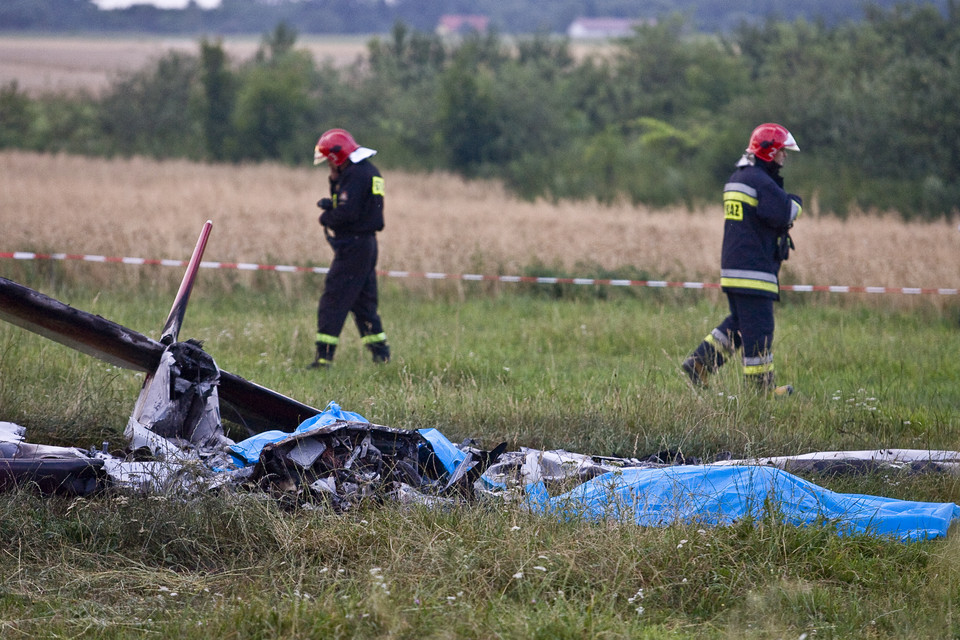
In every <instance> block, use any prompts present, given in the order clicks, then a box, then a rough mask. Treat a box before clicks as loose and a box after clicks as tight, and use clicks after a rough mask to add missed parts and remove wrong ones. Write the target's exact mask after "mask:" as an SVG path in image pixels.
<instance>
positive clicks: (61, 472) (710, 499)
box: [0, 221, 960, 541]
mask: <svg viewBox="0 0 960 640" xmlns="http://www.w3.org/2000/svg"><path fill="white" fill-rule="evenodd" d="M211 225H212V223H211V222H209V221H208V222H207V223H206V224H205V225H204V227H203V230H202V231H201V234H200V237H199V239H198V241H197V245H196V247H195V249H194V252H193V255H192V256H191V259H190V261H189V263H188V265H187V270H186V273H185V274H184V277H183V280H182V282H181V285H180V289H179V290H178V292H177V296H176V298H175V299H174V303H173V306H172V308H171V310H170V313H169V315H168V317H167V321H166V323H165V325H164V328H163V330H162V333H161V337H160V340H159V341H156V340H153V339H151V338H148V337H147V336H144V335H142V334H140V333H137V332H135V331H132V330H130V329H128V328H126V327H123V326H121V325H119V324H116V323H114V322H111V321H110V320H107V319H105V318H102V317H100V316H96V315H92V314H89V313H86V312H84V311H80V310H78V309H74V308H72V307H70V306H68V305H66V304H63V303H62V302H59V301H57V300H55V299H53V298H50V297H48V296H46V295H44V294H42V293H39V292H37V291H34V290H33V289H30V288H28V287H25V286H23V285H20V284H17V283H15V282H12V281H10V280H7V279H5V278H0V319H3V320H6V321H8V322H10V323H12V324H15V325H18V326H20V327H23V328H25V329H28V330H30V331H33V332H35V333H38V334H40V335H43V336H45V337H47V338H50V339H52V340H54V341H56V342H59V343H61V344H64V345H66V346H69V347H71V348H74V349H77V350H79V351H81V352H83V353H87V354H89V355H92V356H94V357H97V358H100V359H102V360H104V361H106V362H109V363H111V364H114V365H116V366H119V367H123V368H127V369H132V370H136V371H141V372H143V373H145V374H146V375H145V379H144V383H143V387H142V388H141V391H140V394H139V396H138V398H137V400H136V403H135V405H134V408H133V411H132V413H131V416H130V418H129V419H128V421H127V425H126V429H125V431H124V436H125V438H126V439H127V447H126V449H125V450H124V455H123V456H116V455H112V454H111V453H109V452H108V451H107V447H106V443H105V445H104V447H103V448H101V449H90V450H86V449H82V448H74V447H55V446H48V445H41V444H31V443H28V442H26V441H25V435H26V434H25V429H24V428H23V427H20V426H19V425H16V424H13V423H9V422H0V490H9V489H11V488H14V487H20V486H32V487H35V488H36V489H38V490H39V491H40V492H42V493H44V494H59V495H67V496H82V495H90V494H94V493H98V492H101V491H104V490H108V489H113V490H131V491H141V492H164V493H170V492H185V493H190V492H197V491H207V490H212V489H216V488H240V487H245V488H248V489H252V490H260V491H264V492H266V493H268V494H270V495H273V496H275V497H276V498H277V499H278V500H280V501H282V502H284V503H286V504H296V505H304V506H305V505H325V506H328V507H330V508H333V509H336V510H346V509H350V508H352V507H353V506H355V505H357V504H359V503H360V502H361V501H363V500H367V499H378V500H385V499H393V500H398V501H401V502H409V503H418V504H425V505H445V504H455V503H460V502H465V501H467V502H469V501H473V500H480V499H485V498H498V499H507V500H512V501H519V502H520V503H522V504H525V505H526V506H527V507H529V508H530V509H532V510H535V511H537V512H541V513H544V514H548V515H553V516H554V517H561V518H571V517H578V518H589V519H596V520H617V521H628V522H634V523H636V524H638V525H642V526H664V525H669V524H672V523H677V522H686V523H690V522H696V523H698V524H700V525H703V526H711V525H713V526H722V525H726V524H730V523H732V522H734V521H736V520H738V519H741V518H745V517H757V516H759V515H762V513H763V511H764V510H765V509H767V508H769V505H771V504H775V505H776V508H777V509H778V512H779V513H780V514H781V515H782V516H783V517H784V518H785V519H786V521H789V522H793V523H795V524H798V525H804V524H813V523H823V522H831V523H833V524H834V525H835V526H836V528H837V531H838V533H840V534H868V535H880V536H887V537H892V538H894V539H898V540H902V541H914V540H924V539H930V538H937V537H942V536H945V535H946V533H947V530H948V528H949V527H950V525H951V524H952V523H953V522H954V521H956V520H958V519H960V506H958V505H956V504H953V503H929V502H913V501H904V500H894V499H890V498H882V497H877V496H866V495H851V494H838V493H835V492H831V491H828V490H826V489H823V488H821V487H818V486H816V485H814V484H812V483H810V482H808V481H806V480H803V479H801V478H799V477H797V476H795V475H793V472H802V471H819V472H831V473H845V472H854V473H861V472H866V471H870V470H874V469H877V468H897V469H906V470H908V471H918V472H919V471H942V472H951V473H957V472H960V452H954V451H928V450H908V449H895V450H880V451H847V452H818V453H811V454H806V455H801V456H784V457H776V458H763V459H750V460H715V461H712V462H710V463H708V464H704V463H702V461H700V460H696V459H684V458H683V456H682V455H677V454H676V453H675V452H673V453H671V452H662V453H660V454H655V455H653V456H650V457H649V458H646V459H642V460H641V459H636V458H612V457H602V456H588V455H583V454H576V453H571V452H567V451H541V450H536V449H526V448H521V449H520V450H519V451H511V452H508V451H506V448H507V445H506V443H501V444H499V445H498V446H497V447H495V448H494V449H493V450H484V449H481V448H478V447H477V446H476V443H475V442H473V441H472V440H468V441H465V442H464V443H462V444H459V445H457V444H454V443H452V442H450V441H449V440H448V439H447V438H446V437H444V436H443V434H442V433H440V432H439V431H437V430H436V429H420V430H405V429H395V428H391V427H387V426H383V425H377V424H372V423H370V422H369V421H367V420H366V419H365V418H363V416H361V415H359V414H356V413H353V412H349V411H344V410H343V409H341V408H340V407H339V406H338V405H337V404H336V403H335V402H331V403H330V404H329V405H328V406H327V407H326V408H325V409H324V410H320V409H317V408H315V407H311V406H309V405H306V404H303V403H301V402H298V401H296V400H294V399H292V398H288V397H287V396H284V395H282V394H280V393H277V392H275V391H273V390H271V389H267V388H265V387H263V386H260V385H258V384H256V383H253V382H250V381H248V380H245V379H244V378H242V377H240V376H238V375H235V374H232V373H229V372H227V371H223V370H221V369H220V368H219V367H217V365H216V362H215V361H214V359H213V358H212V357H211V356H210V355H209V354H208V353H206V352H205V351H204V350H203V348H202V344H201V343H200V342H198V341H195V340H187V341H183V342H181V341H178V334H179V331H180V325H181V324H182V321H183V317H184V313H185V311H186V305H187V302H188V300H189V296H190V291H191V289H192V287H193V282H194V280H195V278H196V274H197V270H198V268H199V266H200V260H201V257H202V254H203V251H204V247H205V245H206V241H207V238H208V236H209V233H210V229H211ZM223 419H227V420H229V421H231V422H234V423H236V424H239V425H241V426H243V427H245V428H246V429H247V431H248V432H249V433H250V437H249V438H247V439H246V440H242V441H240V442H235V441H234V440H232V439H230V438H229V437H227V436H226V435H225V430H224V428H223V422H222V420H223ZM571 486H572V487H573V488H572V489H571Z"/></svg>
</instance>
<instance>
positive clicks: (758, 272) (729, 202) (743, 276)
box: [682, 123, 801, 395]
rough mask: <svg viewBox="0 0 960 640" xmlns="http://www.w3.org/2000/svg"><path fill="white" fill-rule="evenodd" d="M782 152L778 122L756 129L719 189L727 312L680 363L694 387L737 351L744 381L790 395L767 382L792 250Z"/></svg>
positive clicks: (786, 140)
mask: <svg viewBox="0 0 960 640" xmlns="http://www.w3.org/2000/svg"><path fill="white" fill-rule="evenodd" d="M787 150H791V151H799V150H800V147H799V146H797V143H796V141H795V140H794V139H793V136H792V135H791V134H790V132H789V131H787V129H786V128H784V127H783V126H782V125H779V124H775V123H766V124H761V125H760V126H759V127H757V128H756V129H754V131H753V133H752V134H751V136H750V143H749V146H748V147H747V149H746V152H745V153H744V155H743V157H742V158H741V159H740V161H739V162H737V169H736V171H734V172H733V174H732V175H731V176H730V179H729V180H728V181H727V184H726V186H724V188H723V210H724V219H725V221H724V229H723V251H722V254H721V258H720V285H721V288H722V289H723V291H724V292H725V293H726V294H727V301H728V303H729V306H730V315H728V316H727V317H726V319H725V320H724V321H723V322H721V323H720V325H719V326H718V327H717V328H716V329H714V330H713V331H711V332H710V333H709V334H708V335H707V336H706V337H705V338H704V340H703V342H701V343H700V345H699V346H698V347H697V348H696V349H695V350H694V352H693V353H692V354H690V356H689V357H687V359H686V360H684V361H683V365H682V367H683V370H684V372H685V373H686V374H687V376H688V377H689V378H690V380H691V382H693V383H694V384H695V385H696V386H700V387H703V386H706V384H707V378H708V376H709V375H710V374H711V373H715V372H716V371H717V370H718V369H719V368H720V367H721V366H723V363H724V361H726V360H727V359H728V358H730V357H731V356H733V354H734V353H735V352H736V351H737V350H738V349H742V350H743V372H744V376H745V377H746V379H747V381H748V382H749V383H752V384H754V385H756V386H757V387H759V388H760V389H762V390H765V391H772V392H774V393H776V394H777V395H787V394H790V393H792V392H793V387H791V386H790V385H784V386H780V387H777V386H776V385H775V383H774V367H773V350H772V348H773V303H774V301H776V300H779V299H780V282H779V279H778V275H779V273H780V263H781V262H783V261H784V260H786V259H787V256H788V254H789V251H790V249H791V248H793V241H792V240H791V239H790V235H789V231H790V228H791V227H792V226H793V222H794V220H796V218H797V216H799V215H800V213H801V200H800V197H799V196H795V195H793V194H790V193H787V192H786V191H784V189H783V178H781V177H780V169H781V167H782V166H783V163H784V158H785V157H786V152H787Z"/></svg>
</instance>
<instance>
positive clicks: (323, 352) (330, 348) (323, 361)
mask: <svg viewBox="0 0 960 640" xmlns="http://www.w3.org/2000/svg"><path fill="white" fill-rule="evenodd" d="M336 350H337V345H335V344H327V343H326V342H318V343H317V357H316V358H315V359H314V361H313V362H311V363H310V364H308V365H307V369H328V368H330V366H331V365H333V354H334V352H335V351H336Z"/></svg>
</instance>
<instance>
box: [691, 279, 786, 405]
mask: <svg viewBox="0 0 960 640" xmlns="http://www.w3.org/2000/svg"><path fill="white" fill-rule="evenodd" d="M773 302H774V301H773V299H772V298H765V297H762V296H750V295H742V294H737V293H727V303H728V304H729V306H730V315H728V316H727V317H726V318H724V320H723V322H721V323H720V324H719V325H718V326H717V328H716V329H714V330H713V331H711V332H710V333H709V334H707V336H706V337H705V338H704V339H703V342H701V343H700V344H699V346H697V348H696V349H695V350H694V351H693V353H692V354H690V357H689V358H687V360H686V361H685V362H684V369H685V370H686V371H687V375H688V376H690V378H691V379H692V380H694V381H695V382H696V383H697V384H701V385H705V384H706V378H707V376H708V375H709V374H711V373H714V372H716V371H717V369H719V368H720V367H722V366H723V363H724V362H725V361H726V360H727V359H728V358H730V357H731V356H732V355H733V354H734V353H735V352H736V351H738V350H740V349H742V350H743V373H744V375H745V376H746V378H747V379H748V380H751V381H753V382H755V383H758V384H759V385H760V386H762V387H766V388H772V386H773V382H774V373H773V371H774V367H773V350H772V349H773Z"/></svg>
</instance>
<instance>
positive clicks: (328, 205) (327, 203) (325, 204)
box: [317, 198, 333, 211]
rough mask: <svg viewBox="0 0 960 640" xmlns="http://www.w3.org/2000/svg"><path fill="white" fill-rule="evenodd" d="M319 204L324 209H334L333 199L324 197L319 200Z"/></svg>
mask: <svg viewBox="0 0 960 640" xmlns="http://www.w3.org/2000/svg"><path fill="white" fill-rule="evenodd" d="M317 206H318V207H320V208H321V209H323V210H324V211H330V210H331V209H333V200H331V199H330V198H322V199H320V201H318V202H317Z"/></svg>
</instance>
